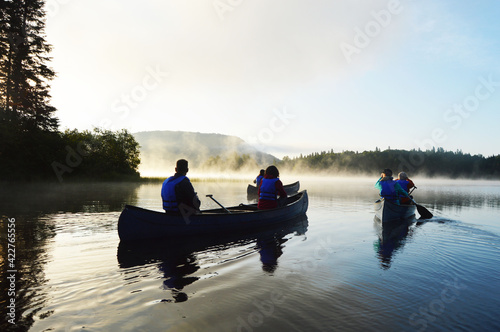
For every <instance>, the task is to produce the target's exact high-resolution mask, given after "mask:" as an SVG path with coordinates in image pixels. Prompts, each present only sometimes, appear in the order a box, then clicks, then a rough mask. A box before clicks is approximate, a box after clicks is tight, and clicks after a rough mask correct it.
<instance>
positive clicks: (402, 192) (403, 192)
mask: <svg viewBox="0 0 500 332" xmlns="http://www.w3.org/2000/svg"><path fill="white" fill-rule="evenodd" d="M394 190H396V194H398V195H401V196H405V197H410V196H409V195H408V193H407V192H406V190H404V189H403V188H401V186H400V185H399V183H397V182H396V183H395V184H394Z"/></svg>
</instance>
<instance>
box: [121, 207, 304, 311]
mask: <svg viewBox="0 0 500 332" xmlns="http://www.w3.org/2000/svg"><path fill="white" fill-rule="evenodd" d="M307 226H308V220H307V216H306V215H305V214H304V215H302V216H300V217H297V218H294V219H291V220H290V221H287V222H285V223H282V224H280V225H279V226H275V227H273V228H272V229H268V230H266V231H261V232H255V233H252V234H246V235H235V236H229V235H227V236H226V235H225V236H217V237H214V236H212V237H200V236H196V237H184V238H182V237H180V238H179V237H178V238H163V239H155V240H148V241H134V242H129V241H121V242H120V244H119V246H118V264H119V267H120V268H123V269H130V268H132V267H141V266H144V268H147V267H148V266H150V265H151V264H152V263H153V264H154V263H158V270H159V271H160V273H161V274H162V275H163V281H162V288H163V289H165V290H170V291H171V292H172V298H173V299H164V300H162V302H184V301H187V300H188V295H187V294H186V293H185V292H183V290H184V288H185V287H186V286H189V285H191V284H193V283H194V282H195V281H197V280H199V279H200V277H198V276H197V275H196V274H197V272H198V273H199V270H200V264H203V262H201V261H200V258H201V257H211V258H210V259H209V260H210V263H211V264H210V265H213V257H214V256H215V257H220V255H219V254H220V253H221V252H223V251H225V250H230V249H233V250H234V249H235V248H241V247H243V246H249V245H250V250H251V251H252V252H255V251H257V252H259V254H260V261H261V263H262V270H263V271H265V272H267V273H269V274H272V273H274V271H275V270H276V269H277V267H278V258H279V257H280V256H281V255H282V254H283V250H284V248H285V245H284V244H285V243H286V242H287V241H288V238H291V237H292V236H291V234H293V236H299V235H304V234H305V233H306V231H307ZM287 235H289V236H288V238H287ZM252 244H254V246H253V247H252V246H251V245H252ZM243 256H246V255H241V254H238V256H237V257H235V258H234V259H238V258H239V257H243ZM205 259H207V258H205ZM221 260H225V259H221ZM206 272H207V271H206V270H205V269H204V270H203V274H204V275H206ZM134 273H137V271H136V270H134Z"/></svg>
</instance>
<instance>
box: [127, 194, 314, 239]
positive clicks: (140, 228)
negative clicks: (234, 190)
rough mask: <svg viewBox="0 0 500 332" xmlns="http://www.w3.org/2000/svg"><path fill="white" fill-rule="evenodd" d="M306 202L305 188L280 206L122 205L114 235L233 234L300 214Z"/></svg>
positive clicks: (280, 221) (135, 237) (144, 237)
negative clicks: (197, 208) (164, 208)
mask: <svg viewBox="0 0 500 332" xmlns="http://www.w3.org/2000/svg"><path fill="white" fill-rule="evenodd" d="M308 205H309V202H308V196H307V191H305V190H304V191H302V192H300V193H298V194H296V195H293V196H290V197H288V198H287V199H286V202H285V204H284V205H283V206H281V207H278V208H276V209H270V210H258V209H257V204H250V205H244V204H240V205H238V206H234V207H228V208H227V210H229V212H230V213H227V212H226V211H224V209H212V210H203V211H201V213H197V214H190V213H183V214H174V213H166V212H159V211H152V210H147V209H143V208H140V207H136V206H131V205H126V206H125V208H124V209H123V211H122V213H121V215H120V218H119V219H118V235H119V237H120V240H122V241H130V240H144V239H152V238H160V237H180V236H198V235H209V234H237V233H240V234H241V233H246V232H252V231H257V230H264V229H266V228H268V227H273V226H275V225H277V224H280V223H283V222H285V221H287V220H291V219H294V218H296V217H298V216H300V215H303V214H305V213H306V211H307V207H308Z"/></svg>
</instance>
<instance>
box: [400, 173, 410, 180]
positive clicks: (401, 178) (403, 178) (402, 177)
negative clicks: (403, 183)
mask: <svg viewBox="0 0 500 332" xmlns="http://www.w3.org/2000/svg"><path fill="white" fill-rule="evenodd" d="M398 179H400V180H408V175H406V173H405V172H399V174H398Z"/></svg>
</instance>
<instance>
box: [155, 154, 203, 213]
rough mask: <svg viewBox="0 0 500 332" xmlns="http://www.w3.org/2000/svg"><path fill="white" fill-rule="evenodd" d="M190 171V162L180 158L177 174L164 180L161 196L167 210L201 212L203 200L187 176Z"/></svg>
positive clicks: (176, 169)
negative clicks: (201, 200)
mask: <svg viewBox="0 0 500 332" xmlns="http://www.w3.org/2000/svg"><path fill="white" fill-rule="evenodd" d="M188 171H189V168H188V162H187V160H185V159H179V160H178V161H177V164H176V167H175V174H174V175H173V176H171V177H169V178H168V179H166V180H165V181H164V182H163V185H162V187H161V198H162V200H163V209H164V210H165V211H166V212H180V213H181V212H183V211H189V212H191V213H192V212H199V211H200V205H201V202H200V200H199V198H198V195H197V194H196V192H195V191H194V188H193V185H192V184H191V181H190V180H189V179H188V177H187V176H186V174H187V172H188Z"/></svg>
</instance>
